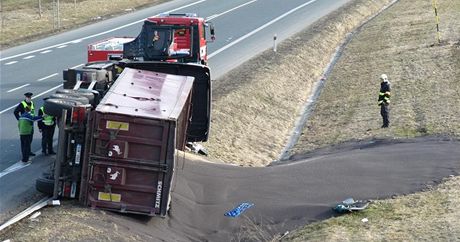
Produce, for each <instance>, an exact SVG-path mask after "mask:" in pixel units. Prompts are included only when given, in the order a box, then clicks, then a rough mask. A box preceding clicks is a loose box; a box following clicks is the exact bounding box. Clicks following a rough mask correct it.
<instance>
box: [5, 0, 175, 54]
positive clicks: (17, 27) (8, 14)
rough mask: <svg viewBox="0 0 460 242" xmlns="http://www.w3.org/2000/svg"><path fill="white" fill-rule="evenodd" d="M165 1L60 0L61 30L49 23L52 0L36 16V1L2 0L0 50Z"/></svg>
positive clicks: (51, 16) (51, 18)
mask: <svg viewBox="0 0 460 242" xmlns="http://www.w3.org/2000/svg"><path fill="white" fill-rule="evenodd" d="M166 1H168V0H130V1H126V0H111V1H104V0H78V1H77V3H76V4H75V3H74V1H60V16H61V29H59V30H58V29H55V30H54V29H53V25H54V23H57V22H55V20H54V12H53V4H52V3H53V1H50V0H42V16H41V18H40V15H39V13H38V12H39V11H38V3H37V2H38V1H32V0H21V1H11V0H5V2H4V3H2V9H1V12H0V19H1V29H0V30H1V31H0V36H1V37H0V49H4V48H8V47H11V46H14V45H19V44H21V43H26V42H30V41H31V40H33V39H37V38H40V37H43V36H46V35H50V34H53V33H57V32H61V31H67V30H69V29H72V28H75V27H78V26H81V25H83V24H86V23H89V22H95V21H100V20H102V19H105V18H108V17H113V16H117V15H119V14H121V13H126V12H128V11H132V10H134V9H138V8H142V7H145V6H150V5H155V4H159V3H162V2H166ZM2 2H3V0H2ZM98 17H99V18H98Z"/></svg>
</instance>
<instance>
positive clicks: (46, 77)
mask: <svg viewBox="0 0 460 242" xmlns="http://www.w3.org/2000/svg"><path fill="white" fill-rule="evenodd" d="M57 75H59V74H58V73H57V72H56V73H53V74H51V75H49V76H45V77H42V78H40V79H38V80H37V81H39V82H41V81H43V80H46V79H48V78H51V77H53V76H57Z"/></svg>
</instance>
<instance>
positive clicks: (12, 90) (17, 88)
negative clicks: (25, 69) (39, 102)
mask: <svg viewBox="0 0 460 242" xmlns="http://www.w3.org/2000/svg"><path fill="white" fill-rule="evenodd" d="M28 85H30V84H29V83H27V84H24V85H22V86H19V87H16V88H13V89H11V90H8V91H7V92H14V91H16V90H19V89H21V88H23V87H27V86H28Z"/></svg>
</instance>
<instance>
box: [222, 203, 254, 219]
mask: <svg viewBox="0 0 460 242" xmlns="http://www.w3.org/2000/svg"><path fill="white" fill-rule="evenodd" d="M252 206H254V203H248V202H244V203H242V204H240V205H239V206H238V207H236V208H234V209H232V210H230V211H228V212H226V213H225V216H227V217H233V218H235V217H238V216H240V214H242V213H243V212H244V211H245V210H246V209H248V208H250V207H252Z"/></svg>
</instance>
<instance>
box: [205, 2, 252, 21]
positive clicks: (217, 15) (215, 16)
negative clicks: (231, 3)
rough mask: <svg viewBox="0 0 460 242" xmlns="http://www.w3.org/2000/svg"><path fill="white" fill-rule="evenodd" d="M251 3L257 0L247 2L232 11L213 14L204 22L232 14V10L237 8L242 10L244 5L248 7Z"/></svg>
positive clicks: (235, 8)
mask: <svg viewBox="0 0 460 242" xmlns="http://www.w3.org/2000/svg"><path fill="white" fill-rule="evenodd" d="M253 2H257V0H252V1H249V2H247V3H243V4H241V5H239V6H236V7H234V8H232V9H229V10H227V11H225V12H222V13H218V14H214V15H212V16H210V17H207V18H206V20H212V19H215V18H217V17H220V16H222V15H224V14H226V13H229V12H232V11H234V10H237V9H238V8H242V7H244V6H246V5H249V4H251V3H253Z"/></svg>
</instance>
